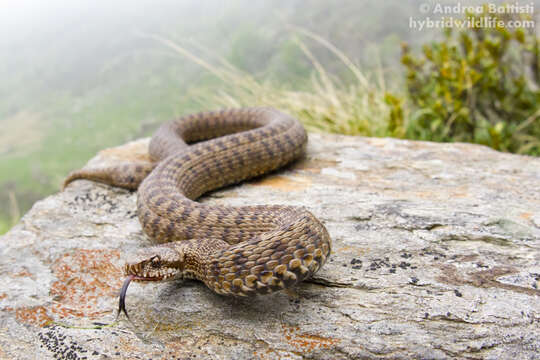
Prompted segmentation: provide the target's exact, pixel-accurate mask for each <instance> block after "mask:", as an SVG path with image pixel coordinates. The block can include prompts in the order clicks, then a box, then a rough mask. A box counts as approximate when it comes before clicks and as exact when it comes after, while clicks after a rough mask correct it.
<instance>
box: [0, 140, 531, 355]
mask: <svg viewBox="0 0 540 360" xmlns="http://www.w3.org/2000/svg"><path fill="white" fill-rule="evenodd" d="M147 144H148V140H147V139H143V140H139V141H136V142H133V143H130V144H127V145H124V146H121V147H118V148H114V149H108V150H106V151H103V152H101V153H100V154H99V155H98V156H96V157H95V158H94V159H92V160H91V162H90V163H91V165H92V166H100V165H105V164H109V163H111V162H115V161H125V160H130V159H131V160H136V159H140V158H144V157H145V156H146V147H147ZM539 183H540V159H536V158H531V157H524V156H517V155H510V154H504V153H499V152H496V151H493V150H490V149H488V148H485V147H482V146H477V145H467V144H435V143H429V142H413V141H403V140H396V139H370V138H363V137H347V136H340V135H321V134H310V142H309V146H308V152H307V155H306V157H305V158H304V159H302V160H301V161H298V162H296V163H295V164H294V165H292V166H290V167H288V168H286V169H283V170H282V171H279V172H276V173H274V174H271V175H268V176H266V177H263V178H259V179H255V180H253V181H249V182H246V183H244V184H242V185H240V186H237V187H230V188H226V189H224V190H219V191H216V192H213V193H211V194H209V195H207V196H206V197H204V198H203V199H201V201H203V202H205V203H208V204H212V203H215V204H227V205H244V204H289V205H302V206H305V207H307V208H308V209H309V210H310V211H311V212H313V213H314V214H315V215H316V216H317V217H318V218H319V219H321V221H323V222H324V224H325V226H326V227H327V229H328V231H329V233H330V235H331V237H332V239H333V252H332V255H331V257H330V258H329V260H328V262H327V264H326V265H325V266H324V267H323V268H322V269H321V270H320V271H319V272H318V273H317V274H316V276H315V277H314V278H312V279H310V280H309V281H306V282H304V283H303V284H301V285H300V286H299V287H297V288H296V289H295V290H294V291H291V292H288V293H286V292H278V293H275V294H272V295H269V296H260V297H256V298H251V299H234V298H230V297H223V296H220V295H217V294H215V293H213V292H212V291H210V290H209V289H207V288H206V287H205V286H204V284H202V283H199V282H195V281H185V282H169V283H162V284H146V285H142V284H134V285H132V287H131V288H130V289H129V296H128V299H127V301H128V304H127V306H128V308H129V309H130V315H131V320H132V322H131V323H130V322H129V321H127V320H126V319H125V318H121V320H120V321H119V322H118V323H114V319H115V316H116V307H117V301H118V298H117V296H118V291H119V289H120V286H121V282H122V280H123V274H122V265H123V259H124V258H125V256H126V255H127V254H129V253H130V252H134V251H135V250H136V249H138V248H140V247H143V246H147V245H149V244H150V241H149V240H148V239H147V238H146V237H145V236H144V234H143V233H142V231H141V227H140V225H139V222H138V219H137V216H136V205H135V203H136V193H133V192H129V191H125V190H122V189H117V188H113V187H109V186H106V185H102V184H97V183H93V182H90V181H76V182H74V183H73V184H71V185H70V186H69V187H68V188H67V189H66V190H65V191H64V192H60V193H58V194H55V195H53V196H50V197H48V198H46V199H44V200H41V201H39V202H37V203H36V204H35V205H34V206H33V208H32V209H31V210H30V211H29V212H28V213H27V214H26V215H25V216H24V217H23V219H22V220H21V221H20V223H19V224H18V225H16V226H15V227H14V228H13V229H12V230H11V231H10V232H9V233H7V234H6V235H4V236H3V237H1V238H0V252H1V253H2V257H1V258H0V266H1V268H2V270H3V271H2V275H1V276H2V284H3V286H2V289H1V290H0V309H1V312H0V321H1V323H2V329H3V331H2V332H0V358H18V359H34V358H70V359H77V358H80V359H83V358H87V359H92V358H105V357H110V358H121V357H123V358H167V359H169V358H188V357H195V356H199V357H201V358H235V359H242V358H244V359H252V358H261V359H278V358H290V359H296V358H298V359H300V358H302V357H312V358H322V359H358V358H380V357H382V358H441V359H444V358H451V357H467V358H478V359H480V358H509V357H514V358H534V357H536V356H538V353H539V352H540V340H539V339H540V331H539V328H540V326H539V325H540V324H539V323H540V289H539V286H540V225H539V224H540V221H539V220H538V219H540V186H538V184H539ZM111 323H112V326H106V325H104V324H111Z"/></svg>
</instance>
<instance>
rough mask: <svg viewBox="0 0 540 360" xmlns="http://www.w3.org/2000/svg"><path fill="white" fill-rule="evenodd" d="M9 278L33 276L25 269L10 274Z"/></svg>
mask: <svg viewBox="0 0 540 360" xmlns="http://www.w3.org/2000/svg"><path fill="white" fill-rule="evenodd" d="M9 276H10V277H31V276H32V274H31V273H30V272H29V271H28V270H27V269H24V270H21V271H18V272H16V273H13V274H10V275H9Z"/></svg>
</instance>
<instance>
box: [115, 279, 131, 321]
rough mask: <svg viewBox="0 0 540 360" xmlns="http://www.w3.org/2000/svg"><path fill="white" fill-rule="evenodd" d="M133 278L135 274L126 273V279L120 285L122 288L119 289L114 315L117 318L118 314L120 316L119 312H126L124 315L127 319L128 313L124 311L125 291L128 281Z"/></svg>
mask: <svg viewBox="0 0 540 360" xmlns="http://www.w3.org/2000/svg"><path fill="white" fill-rule="evenodd" d="M134 278H135V275H128V277H127V278H126V280H124V284H123V285H122V289H121V290H120V301H119V302H118V315H117V316H116V317H117V318H118V316H120V313H121V312H124V314H126V317H127V318H128V319H129V315H128V313H127V311H126V293H127V289H128V286H129V283H130V282H131V280H133V279H134Z"/></svg>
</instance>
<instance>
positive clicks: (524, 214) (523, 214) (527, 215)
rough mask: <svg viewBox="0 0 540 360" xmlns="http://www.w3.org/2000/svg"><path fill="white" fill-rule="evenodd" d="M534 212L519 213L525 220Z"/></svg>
mask: <svg viewBox="0 0 540 360" xmlns="http://www.w3.org/2000/svg"><path fill="white" fill-rule="evenodd" d="M532 215H533V214H532V213H529V212H524V213H521V214H519V217H520V218H522V219H525V220H529V219H530V218H531V216H532Z"/></svg>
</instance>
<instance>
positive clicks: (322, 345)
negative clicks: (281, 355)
mask: <svg viewBox="0 0 540 360" xmlns="http://www.w3.org/2000/svg"><path fill="white" fill-rule="evenodd" d="M281 327H282V329H283V335H284V336H285V339H286V340H287V343H289V345H291V346H293V347H294V348H295V349H296V350H298V351H300V352H303V353H305V352H310V351H314V350H319V349H328V348H331V347H333V346H334V345H336V344H338V343H339V342H340V341H341V340H339V339H334V338H327V337H322V336H318V335H311V334H305V333H299V331H300V328H299V327H298V326H296V327H292V326H287V325H284V324H282V325H281Z"/></svg>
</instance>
